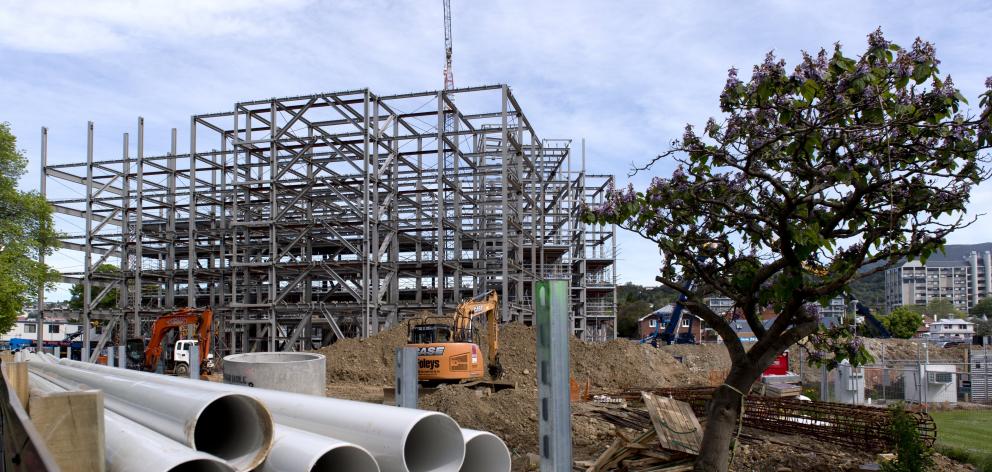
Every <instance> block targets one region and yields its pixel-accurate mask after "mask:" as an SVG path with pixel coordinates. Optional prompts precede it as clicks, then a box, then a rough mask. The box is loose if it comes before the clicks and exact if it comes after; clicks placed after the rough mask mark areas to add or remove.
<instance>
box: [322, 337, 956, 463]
mask: <svg viewBox="0 0 992 472" xmlns="http://www.w3.org/2000/svg"><path fill="white" fill-rule="evenodd" d="M534 336H535V331H534V329H533V328H531V327H528V326H525V325H523V324H518V323H511V324H506V325H503V326H502V327H501V331H500V340H501V349H500V359H501V361H502V365H503V368H504V375H503V378H502V379H501V380H503V381H507V382H511V383H514V384H515V385H516V388H514V389H508V390H503V391H500V392H495V393H487V392H482V391H478V390H472V389H467V388H462V387H458V386H441V387H440V388H439V389H438V390H437V391H436V392H435V393H432V394H429V395H424V396H422V397H421V399H420V407H421V408H424V409H430V410H436V411H440V412H444V413H446V414H448V415H451V416H452V417H453V418H454V419H455V420H456V421H458V423H459V424H460V425H462V426H463V427H466V428H476V429H482V430H487V431H492V432H493V433H495V434H497V435H499V436H500V437H501V438H503V439H504V440H505V441H506V443H507V445H508V446H509V447H510V449H511V451H512V452H513V455H514V470H515V471H518V470H519V471H524V470H528V468H529V467H532V464H531V462H532V461H533V457H534V454H536V453H537V429H538V422H537V377H536V374H535V359H536V351H535V337H534ZM406 338H407V329H406V325H405V324H402V325H400V326H397V327H394V328H392V329H390V330H388V331H385V332H382V333H379V334H378V335H376V336H373V337H371V338H369V339H366V340H360V339H345V340H342V341H339V342H337V343H335V344H333V345H331V346H328V347H326V348H324V349H322V350H321V351H320V352H322V353H323V354H325V355H326V356H327V394H328V395H329V396H335V397H339V398H348V399H353V400H360V401H367V402H382V401H383V388H384V387H391V386H392V385H393V376H394V370H393V369H394V367H393V358H394V355H395V354H394V352H395V349H396V348H397V347H402V346H403V345H404V344H405V343H406ZM881 343H885V344H886V357H887V359H892V358H898V357H904V358H906V359H910V358H911V359H915V358H916V347H915V345H913V344H912V343H911V342H909V341H902V340H891V341H890V340H885V341H876V340H871V341H870V343H869V348H870V349H871V350H872V351H873V352H874V351H875V350H878V351H879V352H880V350H881V347H880V346H881ZM484 347H485V344H484V343H483V348H484ZM569 349H570V357H571V375H572V378H573V379H575V381H576V382H577V383H578V384H580V385H581V386H583V388H584V387H585V385H587V384H588V385H589V386H590V387H591V390H592V393H593V394H595V393H599V392H603V393H608V392H616V391H620V390H624V389H632V388H659V387H693V386H715V385H719V384H720V383H721V382H722V381H723V378H724V376H725V375H726V373H727V371H728V369H729V368H730V358H729V357H728V355H727V352H726V349H725V347H724V346H722V345H716V344H707V345H674V346H662V347H660V348H653V347H651V346H650V345H642V344H638V343H636V342H634V341H631V340H628V339H618V340H613V341H608V342H605V343H604V342H600V343H589V342H582V341H579V340H573V341H572V342H571V344H570V346H569ZM962 352H963V351H962ZM931 354H933V353H931ZM943 355H946V356H949V357H957V356H959V355H963V354H962V353H957V352H956V351H953V350H947V352H946V353H945V352H940V353H938V356H943ZM876 357H879V356H878V355H876ZM793 358H794V359H795V360H794V362H797V359H798V355H794V357H793ZM807 370H811V369H808V368H807ZM811 378H813V379H818V378H819V374H818V373H817V374H816V375H815V376H811ZM597 408H602V407H601V406H599V405H597V404H595V403H588V402H577V403H574V404H573V413H572V430H573V436H572V438H573V439H572V440H573V455H574V457H575V459H576V460H594V459H595V458H596V457H597V456H598V455H599V454H601V453H602V452H603V451H604V450H605V449H606V448H607V446H609V444H610V443H611V442H612V440H613V437H614V435H613V426H612V425H611V424H609V423H607V422H605V421H603V420H602V419H600V418H599V417H597V416H596V415H593V414H591V412H592V410H595V409H597ZM528 456H530V458H529V457H528ZM873 460H874V457H873V455H871V454H867V453H862V452H858V451H851V450H845V448H842V447H841V446H834V445H831V444H826V443H820V442H816V441H808V440H804V438H802V437H790V436H787V435H778V434H771V433H768V432H763V431H748V430H747V429H745V434H744V438H743V439H742V441H741V446H740V447H739V448H738V449H737V452H736V454H735V459H734V462H733V467H732V470H735V471H769V470H770V471H778V470H781V471H786V470H795V471H799V470H809V471H837V470H857V469H858V468H859V467H860V466H861V465H862V464H865V463H868V462H872V461H873ZM938 461H939V463H938V465H939V468H938V470H950V471H954V470H962V471H963V470H974V469H973V468H971V466H968V465H962V464H958V463H955V462H953V461H951V460H950V459H947V458H944V457H938Z"/></svg>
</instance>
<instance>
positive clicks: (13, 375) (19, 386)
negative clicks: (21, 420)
mask: <svg viewBox="0 0 992 472" xmlns="http://www.w3.org/2000/svg"><path fill="white" fill-rule="evenodd" d="M6 365H7V381H8V382H10V393H12V394H13V395H15V396H17V399H18V400H19V401H20V402H21V407H22V408H24V409H25V410H27V409H28V392H29V390H28V363H27V362H9V363H7V364H6Z"/></svg>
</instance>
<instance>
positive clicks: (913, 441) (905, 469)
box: [881, 403, 934, 472]
mask: <svg viewBox="0 0 992 472" xmlns="http://www.w3.org/2000/svg"><path fill="white" fill-rule="evenodd" d="M890 413H891V414H892V427H891V428H892V429H891V433H892V436H893V437H894V438H895V443H896V444H895V446H896V451H895V452H896V459H895V460H893V461H889V462H883V463H882V464H881V466H882V470H883V471H884V472H923V471H926V470H930V469H931V468H933V465H934V463H933V450H932V449H930V448H929V447H927V445H926V444H924V443H923V440H922V439H920V431H919V430H918V429H917V428H916V420H915V419H914V418H913V415H912V414H911V413H910V412H908V411H906V407H905V406H904V405H903V404H902V403H897V404H895V405H893V406H892V408H891V409H890Z"/></svg>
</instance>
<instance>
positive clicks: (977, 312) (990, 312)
mask: <svg viewBox="0 0 992 472" xmlns="http://www.w3.org/2000/svg"><path fill="white" fill-rule="evenodd" d="M968 313H970V314H971V316H982V315H985V316H992V297H986V298H983V299H981V300H979V302H978V303H976V304H975V306H973V307H971V310H968Z"/></svg>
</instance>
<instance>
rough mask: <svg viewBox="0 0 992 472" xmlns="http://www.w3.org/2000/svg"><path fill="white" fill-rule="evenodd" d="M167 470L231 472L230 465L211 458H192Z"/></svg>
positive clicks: (171, 471) (180, 471) (172, 471)
mask: <svg viewBox="0 0 992 472" xmlns="http://www.w3.org/2000/svg"><path fill="white" fill-rule="evenodd" d="M169 472H231V467H230V466H228V465H227V464H225V463H223V462H220V461H215V460H211V459H194V460H191V461H186V462H183V463H182V464H179V465H177V466H175V467H173V468H171V469H169Z"/></svg>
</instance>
